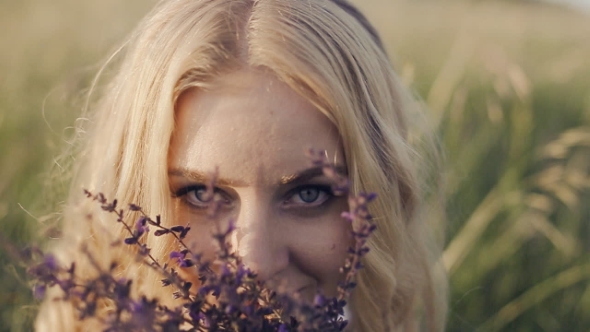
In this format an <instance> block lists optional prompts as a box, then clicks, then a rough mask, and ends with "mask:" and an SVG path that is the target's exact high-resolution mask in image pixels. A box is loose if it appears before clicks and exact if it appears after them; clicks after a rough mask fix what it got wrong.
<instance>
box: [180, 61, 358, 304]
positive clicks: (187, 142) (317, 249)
mask: <svg viewBox="0 0 590 332" xmlns="http://www.w3.org/2000/svg"><path fill="white" fill-rule="evenodd" d="M312 147H313V148H317V149H324V150H326V151H327V152H328V155H329V156H330V157H333V156H336V157H337V163H338V164H340V165H344V161H343V160H339V159H341V156H343V151H342V148H341V146H340V143H339V136H338V133H337V130H336V128H335V127H334V126H333V125H332V124H331V123H330V121H329V120H328V119H327V118H326V117H325V116H324V115H323V114H322V113H320V112H319V111H318V110H316V109H315V108H314V107H313V106H312V105H311V104H310V103H308V102H307V101H306V100H305V99H303V98H302V97H300V96H299V95H298V94H296V93H295V92H294V91H292V90H291V89H290V88H289V87H288V86H287V85H286V84H284V83H282V82H280V81H279V80H277V79H275V78H274V77H273V76H271V75H268V74H264V73H262V72H260V71H254V70H247V71H246V70H244V71H239V72H236V73H233V74H231V75H226V76H223V77H220V78H219V79H217V80H216V81H215V82H213V85H212V88H210V89H207V90H197V89H193V90H189V91H187V92H185V93H184V94H183V95H182V96H181V97H180V98H179V101H178V104H177V115H176V130H175V133H174V135H173V138H172V143H171V148H170V149H171V150H170V155H169V179H170V188H171V191H172V193H173V196H174V197H175V198H174V199H175V206H176V218H177V221H178V222H180V223H183V222H189V223H190V225H191V227H192V230H191V232H190V236H191V238H190V241H192V242H193V243H195V244H196V246H197V247H196V251H197V252H203V253H204V254H205V255H206V256H208V257H211V256H212V255H213V253H214V252H215V247H214V245H213V242H212V239H211V234H212V232H213V230H214V229H215V224H214V222H212V221H209V220H208V219H207V218H206V215H205V214H206V213H205V212H206V208H207V203H205V202H203V200H202V198H203V197H202V194H203V192H204V188H203V185H204V181H205V178H206V176H207V174H211V173H212V172H214V171H215V169H216V167H218V170H219V181H218V183H217V188H216V194H217V195H218V197H220V198H221V199H222V200H223V206H222V208H221V212H220V216H219V217H220V220H227V219H229V218H233V219H234V220H235V221H236V226H237V231H236V232H235V238H234V239H233V241H234V243H232V245H233V247H234V248H235V249H236V250H237V251H238V253H239V254H240V256H242V257H243V260H244V263H245V264H246V265H247V266H248V267H250V268H251V269H253V270H254V271H255V272H257V273H258V275H259V277H260V278H261V279H262V280H265V281H267V282H268V283H269V284H271V286H272V285H275V286H276V285H281V286H283V287H284V289H283V290H285V291H287V292H290V293H293V292H297V291H298V292H300V293H301V294H302V295H303V296H304V297H305V298H310V297H311V296H313V294H315V291H316V289H318V288H321V289H323V290H324V291H325V292H326V293H327V294H328V295H335V291H336V285H337V283H338V281H339V280H340V279H341V275H340V273H339V267H340V266H342V264H343V263H344V259H345V257H346V249H347V248H348V246H349V245H350V241H351V240H350V234H349V233H350V228H349V227H350V224H348V223H347V222H346V221H344V220H343V219H342V218H341V217H340V213H341V212H342V211H344V210H346V209H347V203H346V198H345V197H336V196H333V195H332V193H331V191H330V181H329V180H328V179H327V178H326V177H324V176H323V175H322V173H321V170H320V171H318V170H317V169H313V168H310V167H311V165H310V161H309V159H308V158H307V157H306V155H305V153H304V152H305V151H306V150H307V149H309V148H312Z"/></svg>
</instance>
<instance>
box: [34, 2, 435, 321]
mask: <svg viewBox="0 0 590 332" xmlns="http://www.w3.org/2000/svg"><path fill="white" fill-rule="evenodd" d="M114 58H121V61H120V62H119V63H118V67H117V68H118V69H117V74H116V75H115V76H114V78H113V79H112V81H111V82H110V84H109V85H107V86H106V87H105V90H104V92H103V93H102V94H101V95H102V96H101V99H100V100H99V102H98V104H97V105H96V106H95V107H94V111H93V112H92V113H91V114H90V115H89V117H90V119H91V126H90V129H89V132H88V136H87V138H86V145H85V148H84V149H83V150H82V152H81V153H80V155H79V156H78V159H79V160H80V164H79V165H78V167H77V168H76V176H75V180H74V182H73V185H72V188H73V189H72V194H71V198H70V202H69V205H68V207H67V208H66V211H65V214H64V215H65V216H64V220H63V229H64V234H65V235H64V238H63V239H62V240H60V243H59V244H58V245H56V246H55V248H54V249H53V250H54V252H55V253H56V255H57V256H58V257H59V258H60V259H61V260H62V261H66V262H68V261H76V262H77V263H78V272H79V273H81V274H82V275H84V274H85V273H86V275H91V274H92V273H93V272H92V271H91V270H92V267H91V266H89V265H88V264H86V265H85V264H84V263H83V261H84V257H82V255H83V254H80V252H79V251H78V250H76V247H75V246H76V245H79V244H80V243H84V244H85V247H86V248H88V251H89V252H90V253H91V254H93V255H94V257H95V258H96V259H97V260H99V261H100V263H101V264H104V265H105V266H108V265H109V264H110V262H111V261H117V262H119V266H121V268H120V269H119V270H117V273H119V274H120V275H121V276H125V277H128V278H133V279H134V284H133V287H134V289H133V292H134V293H135V294H137V293H140V292H141V293H146V294H152V295H157V294H158V292H159V289H161V287H159V286H158V284H157V281H158V279H157V276H156V275H155V274H154V273H152V272H150V271H148V270H146V269H145V267H142V266H140V265H139V264H137V262H136V261H135V260H134V255H133V254H130V253H129V252H126V251H125V250H123V249H121V248H119V247H113V246H112V245H111V243H112V239H113V238H114V237H116V236H118V234H121V232H122V229H114V228H113V224H114V223H113V221H112V218H111V217H109V216H105V215H104V213H100V212H98V211H97V207H95V206H94V204H93V203H91V202H87V201H81V199H82V194H81V188H86V189H89V190H91V191H94V192H102V193H104V194H105V195H106V196H108V197H116V198H117V199H118V200H119V201H120V202H125V203H131V202H133V203H136V204H138V205H140V206H142V207H143V208H144V210H145V212H146V213H148V214H150V215H156V214H160V215H162V219H163V220H167V218H169V217H171V212H170V211H171V205H170V191H169V187H168V177H167V155H168V149H169V140H170V137H171V135H172V132H173V130H174V126H175V124H174V118H175V102H176V100H177V98H178V96H179V95H180V94H182V93H183V91H186V90H187V89H189V88H192V87H202V86H205V85H206V83H207V82H208V81H210V80H212V79H213V78H214V77H216V76H218V75H222V74H224V73H228V72H231V71H234V70H237V69H239V68H243V67H245V66H250V67H258V68H265V69H267V70H270V71H271V72H273V73H274V74H275V75H276V76H277V77H278V78H279V79H281V80H282V81H284V82H285V83H287V84H288V85H289V86H290V87H291V88H292V89H294V90H295V91H296V92H298V93H299V94H300V95H301V96H303V97H304V98H306V99H307V100H309V101H310V102H312V103H313V104H314V105H315V106H316V107H317V108H318V110H320V111H321V112H322V113H324V114H325V115H326V116H327V117H328V118H329V119H330V120H331V121H332V122H333V123H334V125H335V126H336V127H337V128H338V130H339V134H340V136H341V138H342V143H343V147H344V151H345V160H346V163H347V167H348V171H349V176H350V179H351V181H352V190H353V192H359V191H361V190H368V191H372V192H375V193H377V200H376V202H375V203H373V204H372V206H371V211H372V214H373V215H374V217H375V221H376V223H377V227H378V228H377V231H376V232H375V233H374V235H373V236H372V237H371V238H370V241H369V246H370V247H371V251H370V252H369V254H368V255H367V256H366V260H365V266H366V267H365V268H364V269H363V270H361V272H360V274H359V275H358V286H357V288H356V289H355V291H354V292H353V296H352V299H351V309H352V310H351V311H352V313H353V320H352V324H353V325H352V330H354V331H367V332H369V331H384V330H391V331H398V330H399V331H413V330H418V329H420V327H419V326H421V325H422V324H421V322H425V324H426V325H422V328H426V329H428V330H429V331H441V330H443V329H444V322H445V315H446V285H445V283H444V273H440V271H439V270H440V269H439V266H440V264H439V263H438V258H439V254H440V252H439V251H440V248H438V244H437V243H435V241H434V240H433V239H432V237H431V236H430V235H429V233H430V232H431V229H430V227H429V225H428V221H427V220H423V218H421V216H422V215H423V214H421V213H420V210H421V209H424V208H426V207H424V200H423V196H424V195H423V192H424V183H423V181H421V179H426V178H428V177H427V176H426V175H425V174H422V173H421V172H420V170H421V169H424V167H422V166H423V165H424V164H425V163H427V158H425V157H424V154H423V153H422V149H421V148H417V147H418V146H421V147H422V148H423V147H424V146H425V144H423V143H424V142H426V141H427V140H424V139H411V137H418V136H419V135H411V133H412V132H413V131H412V130H413V127H412V126H413V125H412V124H411V123H415V122H416V121H414V122H412V119H415V118H416V115H417V114H418V113H419V112H418V111H417V110H416V107H415V105H416V103H414V101H413V99H412V97H411V95H410V94H408V92H407V91H406V90H405V89H404V88H403V87H402V85H401V83H400V81H399V79H398V77H397V75H396V73H395V72H394V70H393V68H392V66H391V64H390V62H389V59H388V57H387V55H386V54H385V52H384V50H383V48H382V46H381V44H380V41H379V39H378V37H377V35H376V32H375V31H374V29H373V28H372V27H371V25H370V24H369V23H368V22H367V21H366V19H365V18H364V17H363V16H362V15H360V13H358V11H356V10H355V9H354V7H352V6H351V5H350V4H349V3H347V2H345V1H343V0H166V1H161V2H160V3H159V4H158V5H157V6H156V8H155V9H154V10H153V11H152V12H151V13H150V14H149V15H148V16H147V17H146V18H145V19H144V20H143V22H142V23H141V24H140V25H139V27H138V28H137V29H136V31H135V32H134V33H133V34H132V36H131V38H130V39H129V41H128V42H127V43H126V45H125V46H124V47H123V48H122V49H121V50H120V51H119V52H118V53H117V54H116V55H115V56H114ZM115 62H116V61H115ZM417 112H418V113H417ZM418 118H419V117H418ZM418 123H419V121H418ZM420 137H425V136H420ZM426 145H427V144H426ZM129 218H133V215H130V216H129ZM150 246H151V247H152V253H153V255H155V256H156V257H165V255H166V252H167V250H170V243H165V242H164V241H159V242H155V241H154V243H150ZM441 280H442V282H441ZM103 309H104V310H107V311H108V309H109V308H108V304H105V308H103ZM85 326H86V327H88V325H85ZM36 328H37V330H39V331H57V330H60V331H61V330H80V329H82V325H81V324H78V323H76V322H75V316H74V313H73V310H72V308H71V307H70V306H68V305H67V304H66V303H62V304H59V305H58V304H56V303H54V302H51V301H46V302H45V303H44V305H43V307H42V310H41V312H40V314H39V317H38V320H37V324H36Z"/></svg>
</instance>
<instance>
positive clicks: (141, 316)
mask: <svg viewBox="0 0 590 332" xmlns="http://www.w3.org/2000/svg"><path fill="white" fill-rule="evenodd" d="M310 158H311V160H312V163H313V164H314V166H318V167H321V168H322V170H323V172H324V175H325V176H326V177H328V178H330V179H331V180H332V182H333V184H332V190H333V192H334V193H335V194H336V195H348V197H349V199H348V204H349V211H347V212H343V213H342V217H343V219H345V220H347V221H348V222H350V223H351V225H352V235H353V238H354V245H353V246H352V247H351V248H349V251H348V258H347V259H346V261H345V262H344V265H343V266H342V267H341V273H342V274H343V278H342V282H341V283H340V284H339V286H338V295H337V296H336V297H333V298H329V297H326V296H324V295H323V294H322V293H321V292H319V291H318V292H317V294H316V295H315V298H314V299H313V301H312V302H311V303H309V302H305V301H302V300H300V299H297V298H294V297H292V296H289V295H287V294H281V293H280V292H277V291H275V290H271V289H269V288H267V287H265V285H264V283H263V282H261V281H260V280H258V279H257V278H256V273H255V272H254V271H252V270H250V269H249V268H248V267H247V266H245V265H244V264H243V263H242V261H241V258H240V257H239V255H238V254H237V253H235V251H234V250H232V247H231V245H230V244H229V241H228V239H229V236H230V235H231V234H232V232H233V231H234V228H235V227H234V224H233V223H232V222H231V221H230V223H229V226H228V227H227V228H225V229H220V228H218V229H217V231H216V232H215V233H214V234H213V236H214V239H215V241H216V243H217V246H218V251H217V258H216V260H215V261H209V260H205V259H203V257H202V256H201V255H200V254H199V253H197V252H194V251H193V250H191V249H190V248H189V246H187V244H186V243H185V237H186V236H187V234H188V233H189V232H190V226H181V225H177V226H172V227H167V226H165V223H163V222H162V221H161V220H160V217H159V216H156V217H155V218H151V217H149V216H148V215H146V214H145V213H144V212H143V211H142V208H141V207H140V206H137V205H134V204H130V205H129V206H128V207H127V209H122V208H119V206H118V205H117V200H113V201H109V200H107V198H106V197H105V196H104V195H103V194H101V193H99V194H93V193H91V192H89V191H85V194H86V196H87V197H88V198H90V199H93V200H95V201H97V202H98V204H100V205H101V208H102V210H104V211H106V212H108V213H112V214H114V215H115V216H116V220H117V222H119V223H121V224H122V226H123V227H124V229H125V230H126V232H127V234H128V236H127V237H126V238H125V239H124V240H123V243H124V245H127V246H135V247H136V250H135V251H136V252H137V253H138V255H139V259H141V261H142V262H143V263H144V264H147V265H148V266H149V267H150V268H152V269H154V270H156V271H157V272H158V273H159V274H160V275H161V282H162V286H163V287H170V288H173V290H172V291H171V293H172V295H173V296H174V298H176V299H178V300H180V302H179V303H181V305H179V306H178V307H172V308H171V307H168V306H166V305H164V304H161V303H159V301H158V300H157V299H151V298H148V297H147V296H139V297H138V298H135V297H133V296H131V284H132V283H133V280H128V279H122V278H117V277H115V275H114V273H113V271H114V270H115V269H116V267H117V264H116V263H113V264H112V265H111V266H110V268H109V269H103V268H101V267H100V266H99V264H97V263H93V261H94V258H93V254H92V253H91V252H90V251H89V250H88V249H86V248H84V247H82V248H81V250H82V251H83V252H84V253H85V254H86V257H87V258H88V260H89V262H90V263H91V264H92V265H93V266H94V267H95V268H96V271H97V272H98V273H97V274H96V276H95V277H92V278H88V277H86V278H82V277H81V276H79V275H78V274H76V265H75V263H72V264H71V265H69V266H62V265H60V264H59V263H58V261H57V259H56V258H55V257H54V256H52V255H51V254H43V253H42V252H41V251H39V250H37V251H36V252H37V253H38V255H39V257H41V262H40V263H37V264H35V265H33V266H32V267H31V268H29V273H30V274H31V275H32V276H33V277H34V279H35V286H34V293H35V296H36V297H37V298H43V297H45V293H46V290H47V289H48V288H51V287H57V288H58V289H60V290H61V291H60V293H61V296H60V297H59V298H57V299H56V300H58V301H69V302H70V303H72V305H73V306H74V308H75V309H76V310H77V312H78V314H79V319H80V320H84V319H87V318H90V317H92V318H95V319H98V320H99V321H100V322H101V324H102V325H103V326H104V328H105V329H104V331H124V330H126V331H281V332H283V331H342V330H343V329H344V328H345V327H346V325H347V323H348V322H347V321H346V320H345V318H344V316H343V314H344V306H345V305H346V303H347V299H348V297H349V296H350V292H351V291H352V290H353V288H354V287H355V285H356V284H355V281H354V280H355V275H356V274H357V272H358V270H359V269H361V268H362V264H361V258H362V257H363V256H364V255H365V254H366V253H367V252H368V251H369V248H368V247H367V245H366V241H367V239H368V237H369V236H370V234H371V233H372V232H373V231H374V230H375V225H374V223H373V222H372V217H371V215H370V214H369V212H368V209H367V204H368V203H369V202H371V201H372V200H373V199H374V198H375V195H373V194H364V193H361V194H359V195H356V196H354V195H352V194H350V193H349V182H348V179H347V178H346V177H344V176H343V175H341V174H338V172H337V171H336V170H335V167H334V165H333V164H330V163H329V162H328V161H327V159H326V157H325V155H324V154H323V153H319V152H315V151H313V150H311V151H310ZM215 178H216V176H212V177H211V179H210V181H209V183H208V184H207V192H206V194H205V196H204V197H208V198H209V200H210V201H211V204H210V206H209V210H208V217H209V218H212V219H215V218H216V215H217V209H218V207H219V202H216V198H215V195H214V187H215V186H214V184H215ZM130 211H133V212H137V213H139V214H140V217H139V218H138V219H137V221H136V222H135V224H132V223H128V222H126V221H125V216H126V213H128V212H130ZM147 236H156V237H160V236H171V237H173V238H174V241H176V242H177V244H178V245H179V247H180V248H181V250H178V251H172V252H171V253H170V254H169V257H170V258H171V260H172V262H173V263H174V264H169V263H166V264H162V263H161V262H159V261H158V260H157V259H155V258H154V257H153V256H152V255H151V254H150V248H149V247H148V246H147V245H146V244H145V238H146V237H147ZM179 268H183V269H185V270H186V269H194V270H193V272H192V274H193V275H196V276H198V281H199V284H198V287H193V283H192V282H190V281H188V280H186V278H184V277H183V276H182V275H181V274H179ZM105 301H107V302H110V303H113V306H114V310H112V311H110V312H109V314H108V315H106V316H105V315H100V314H99V313H98V310H97V308H98V306H99V305H100V303H104V302H105Z"/></svg>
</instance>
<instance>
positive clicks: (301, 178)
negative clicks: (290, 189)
mask: <svg viewBox="0 0 590 332" xmlns="http://www.w3.org/2000/svg"><path fill="white" fill-rule="evenodd" d="M334 169H335V171H336V173H338V174H341V175H346V167H345V166H342V165H336V166H334ZM323 175H324V171H323V168H322V167H321V166H316V167H312V168H308V169H305V170H303V171H301V172H297V173H293V174H290V175H285V176H282V177H281V179H280V181H279V184H281V185H287V184H292V183H296V182H305V181H309V180H311V179H313V178H316V177H319V176H323ZM168 176H180V177H185V178H187V179H190V180H192V181H195V182H198V183H205V182H207V181H209V180H210V179H211V176H210V175H207V174H204V173H202V172H198V171H195V170H189V169H186V168H174V169H170V170H168ZM216 183H217V184H218V185H220V186H228V187H229V186H235V187H244V186H245V185H246V183H245V182H244V181H241V180H236V179H224V178H218V179H217V181H216Z"/></svg>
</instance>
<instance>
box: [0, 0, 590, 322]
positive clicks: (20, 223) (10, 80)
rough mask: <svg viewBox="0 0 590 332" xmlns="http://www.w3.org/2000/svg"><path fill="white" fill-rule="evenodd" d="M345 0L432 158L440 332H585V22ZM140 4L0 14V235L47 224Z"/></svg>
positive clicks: (19, 240) (534, 10) (34, 232)
mask: <svg viewBox="0 0 590 332" xmlns="http://www.w3.org/2000/svg"><path fill="white" fill-rule="evenodd" d="M356 2H358V3H360V4H359V6H360V7H361V8H362V9H364V11H365V12H366V13H367V14H368V16H369V18H370V19H371V20H372V21H374V22H375V24H376V25H377V27H378V29H379V30H380V31H381V32H382V36H383V39H384V40H385V43H386V45H387V47H388V50H389V53H390V54H391V55H392V57H393V58H394V62H395V66H396V68H398V70H399V72H400V73H401V75H402V77H403V78H404V80H405V81H406V82H407V83H408V84H410V85H411V86H412V87H413V88H414V89H415V90H416V91H417V92H418V93H419V94H420V95H421V96H422V97H423V98H424V100H425V101H426V103H427V104H428V105H429V107H430V112H431V118H432V119H433V121H434V123H435V125H436V127H437V128H438V131H439V133H440V135H441V137H442V140H443V143H444V146H445V149H446V153H447V165H448V170H447V171H446V172H445V176H446V182H447V186H446V188H445V191H446V198H447V200H448V206H447V209H446V214H445V216H444V218H442V219H445V220H446V223H447V227H446V233H447V237H448V239H447V249H446V251H445V255H444V262H445V264H446V265H447V266H448V268H449V270H450V276H451V300H450V309H451V311H450V314H449V325H448V330H449V331H471V330H481V331H496V330H504V331H532V330H534V331H585V330H590V287H589V286H590V283H589V280H590V269H589V266H590V258H589V256H590V255H588V251H589V250H590V241H589V238H590V224H589V223H587V222H585V221H588V220H590V207H589V206H590V205H589V204H588V202H590V191H589V187H590V178H589V176H588V174H589V172H590V153H589V152H590V38H589V37H588V36H590V19H588V17H587V16H586V17H585V16H583V15H582V14H579V13H576V12H572V11H567V10H563V9H560V8H559V7H554V6H542V5H538V4H532V3H524V4H520V3H512V2H489V1H488V2H472V3H464V2H460V1H448V2H444V3H442V2H435V1H414V2H410V1H401V0H399V1H398V0H394V1H392V0H370V1H363V2H362V3H361V1H356ZM152 4H153V1H140V0H133V1H125V2H121V1H115V0H103V1H100V2H99V1H83V2H81V1H73V0H52V1H49V0H35V1H33V0H19V1H16V0H4V1H2V2H0V28H1V30H0V31H2V33H0V49H1V50H2V51H1V52H0V73H2V75H1V78H0V147H1V152H2V153H1V154H0V234H2V236H3V237H6V238H8V239H10V241H11V242H13V243H16V244H18V245H22V244H25V243H30V242H36V241H38V239H37V238H38V234H43V230H44V229H46V228H47V227H48V225H50V224H51V220H55V219H56V218H58V216H55V215H52V214H51V213H52V212H55V211H54V210H55V204H59V200H60V199H62V198H63V197H62V196H61V195H60V194H59V193H60V192H63V191H65V190H66V189H65V188H67V183H63V184H61V185H60V184H59V182H58V189H57V190H55V189H52V190H47V188H48V187H47V179H48V177H50V176H49V175H48V174H52V175H59V174H60V173H59V169H60V165H61V163H64V162H67V158H66V159H59V158H57V157H59V156H60V154H61V151H63V148H64V147H65V146H66V145H67V143H66V140H67V138H68V137H70V135H71V134H72V132H71V130H70V129H67V127H68V126H71V125H72V124H73V123H74V121H75V118H76V116H77V114H78V113H79V110H80V109H81V107H82V105H83V98H84V91H83V89H85V88H87V87H88V81H89V79H90V78H91V77H92V75H93V74H94V73H95V72H96V70H97V68H98V64H100V63H101V61H102V60H103V59H104V57H105V56H106V55H107V54H108V53H109V51H110V50H112V49H113V48H114V47H115V46H116V44H117V42H119V41H121V40H122V38H123V36H124V35H125V34H126V33H127V32H128V31H129V30H130V29H131V28H132V27H133V25H134V24H135V23H136V22H137V20H138V19H139V18H140V17H141V16H142V15H144V14H145V13H146V11H147V10H148V9H149V7H150V6H151V5H152ZM56 161H57V162H56ZM49 170H51V171H49ZM54 188H55V187H54ZM437 218H438V219H441V216H433V219H437ZM0 268H1V269H2V270H1V271H0V284H2V291H0V332H2V331H27V330H29V329H30V323H31V320H32V317H34V314H35V306H34V302H33V301H32V299H31V296H30V292H29V291H28V288H27V287H28V286H27V284H26V281H24V280H23V278H22V276H23V269H22V268H21V267H19V264H18V262H15V261H13V260H12V259H10V258H9V257H8V256H7V254H6V253H5V251H2V252H1V253H0ZM11 271H14V272H11Z"/></svg>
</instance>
